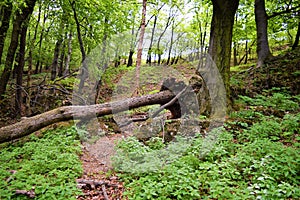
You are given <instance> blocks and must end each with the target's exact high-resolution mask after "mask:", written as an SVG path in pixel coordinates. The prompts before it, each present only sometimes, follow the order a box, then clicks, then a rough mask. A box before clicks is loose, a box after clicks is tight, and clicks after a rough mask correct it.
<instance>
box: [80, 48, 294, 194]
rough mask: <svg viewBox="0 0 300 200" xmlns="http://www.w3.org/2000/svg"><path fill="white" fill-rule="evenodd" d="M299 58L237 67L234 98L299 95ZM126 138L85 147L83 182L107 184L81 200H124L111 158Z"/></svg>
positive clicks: (110, 138)
mask: <svg viewBox="0 0 300 200" xmlns="http://www.w3.org/2000/svg"><path fill="white" fill-rule="evenodd" d="M298 54H299V53H298ZM298 54H297V52H296V53H294V52H293V53H287V54H285V55H284V56H282V55H280V56H277V57H274V58H273V59H272V60H270V61H269V63H268V64H267V65H266V68H264V69H257V68H256V67H255V64H248V65H240V66H238V67H234V68H233V72H232V91H233V98H237V97H238V96H239V95H248V96H255V95H256V94H259V93H260V92H261V91H263V90H266V89H270V88H274V87H277V88H289V89H290V92H291V93H294V94H299V93H300V88H299V87H300V82H299V81H300V79H299V78H298V79H297V78H296V79H295V78H293V77H291V76H293V75H295V76H299V74H297V73H299V69H300V62H299V60H298V59H295V58H297V56H299V57H300V55H298ZM175 68H176V70H178V71H180V72H182V74H183V75H184V76H185V77H189V76H190V75H191V74H193V73H195V70H194V69H192V68H189V67H186V65H177V66H176V67H175ZM291 73H292V74H291ZM293 73H294V74H293ZM115 81H116V82H117V81H118V80H115ZM151 89H152V90H153V88H149V90H151ZM103 90H104V91H107V90H109V88H103ZM146 90H147V88H146ZM102 97H104V98H105V99H106V100H107V99H109V97H106V96H102ZM234 107H235V108H236V109H239V108H238V105H234ZM127 136H128V135H127ZM125 137H126V136H125V135H124V134H122V133H121V134H120V133H117V134H110V135H106V136H104V137H101V138H100V139H99V140H97V141H96V142H94V143H92V144H91V143H83V145H84V150H83V155H82V156H81V160H82V163H83V168H84V174H83V176H82V177H81V179H83V180H92V181H95V182H103V181H104V182H105V187H104V188H103V187H93V186H89V187H85V188H84V189H83V192H84V194H83V195H82V196H80V197H79V198H78V199H80V200H82V199H88V200H90V199H107V198H108V199H114V200H117V199H122V194H123V192H124V185H123V183H122V182H121V181H120V180H119V178H118V176H117V175H116V174H115V173H114V172H113V168H112V165H111V160H110V158H111V157H112V156H113V155H114V153H115V145H116V142H118V141H120V140H122V139H124V138H125Z"/></svg>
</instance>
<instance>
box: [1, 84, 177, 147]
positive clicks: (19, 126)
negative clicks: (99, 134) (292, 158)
mask: <svg viewBox="0 0 300 200" xmlns="http://www.w3.org/2000/svg"><path fill="white" fill-rule="evenodd" d="M174 97H175V95H174V94H173V93H172V92H171V91H169V90H164V91H161V92H159V93H156V94H151V95H145V96H141V97H134V98H129V99H125V100H121V101H116V102H112V103H104V104H95V105H86V106H63V107H59V108H56V109H54V110H51V111H48V112H45V113H42V114H39V115H36V116H33V117H29V118H25V119H23V120H21V121H20V122H17V123H15V124H12V125H9V126H5V127H2V128H0V143H3V142H8V141H12V140H14V139H18V138H21V137H24V136H26V135H29V134H31V133H33V132H35V131H37V130H39V129H41V128H44V127H46V126H48V125H51V124H54V123H56V122H61V121H68V120H71V119H73V118H75V119H85V118H93V117H95V116H98V117H100V116H104V115H108V114H112V113H118V112H122V111H125V110H128V109H133V108H138V107H141V106H146V105H154V104H165V103H168V102H169V101H170V100H172V99H173V98H174Z"/></svg>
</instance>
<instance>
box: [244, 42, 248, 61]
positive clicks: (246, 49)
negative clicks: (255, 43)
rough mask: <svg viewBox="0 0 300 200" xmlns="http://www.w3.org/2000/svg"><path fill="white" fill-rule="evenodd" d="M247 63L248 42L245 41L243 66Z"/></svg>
mask: <svg viewBox="0 0 300 200" xmlns="http://www.w3.org/2000/svg"><path fill="white" fill-rule="evenodd" d="M247 62H248V40H246V45H245V62H244V64H247Z"/></svg>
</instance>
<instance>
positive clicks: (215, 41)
mask: <svg viewBox="0 0 300 200" xmlns="http://www.w3.org/2000/svg"><path fill="white" fill-rule="evenodd" d="M212 3H213V16H212V21H211V31H210V42H209V51H208V52H209V54H210V56H211V57H212V60H213V61H214V63H215V64H216V66H217V68H218V69H219V72H220V74H221V76H222V78H223V81H224V84H225V88H226V95H227V104H228V105H230V104H231V103H230V99H229V97H230V83H229V80H230V58H231V42H232V29H233V24H234V16H235V13H236V11H237V8H238V5H239V0H212Z"/></svg>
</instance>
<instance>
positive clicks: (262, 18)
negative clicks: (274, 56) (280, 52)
mask: <svg viewBox="0 0 300 200" xmlns="http://www.w3.org/2000/svg"><path fill="white" fill-rule="evenodd" d="M254 12H255V23H256V34H257V50H256V51H257V66H258V67H261V66H262V65H263V64H264V62H265V60H266V59H267V58H268V57H269V56H271V52H270V48H269V41H268V19H267V13H266V8H265V0H255V10H254Z"/></svg>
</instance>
